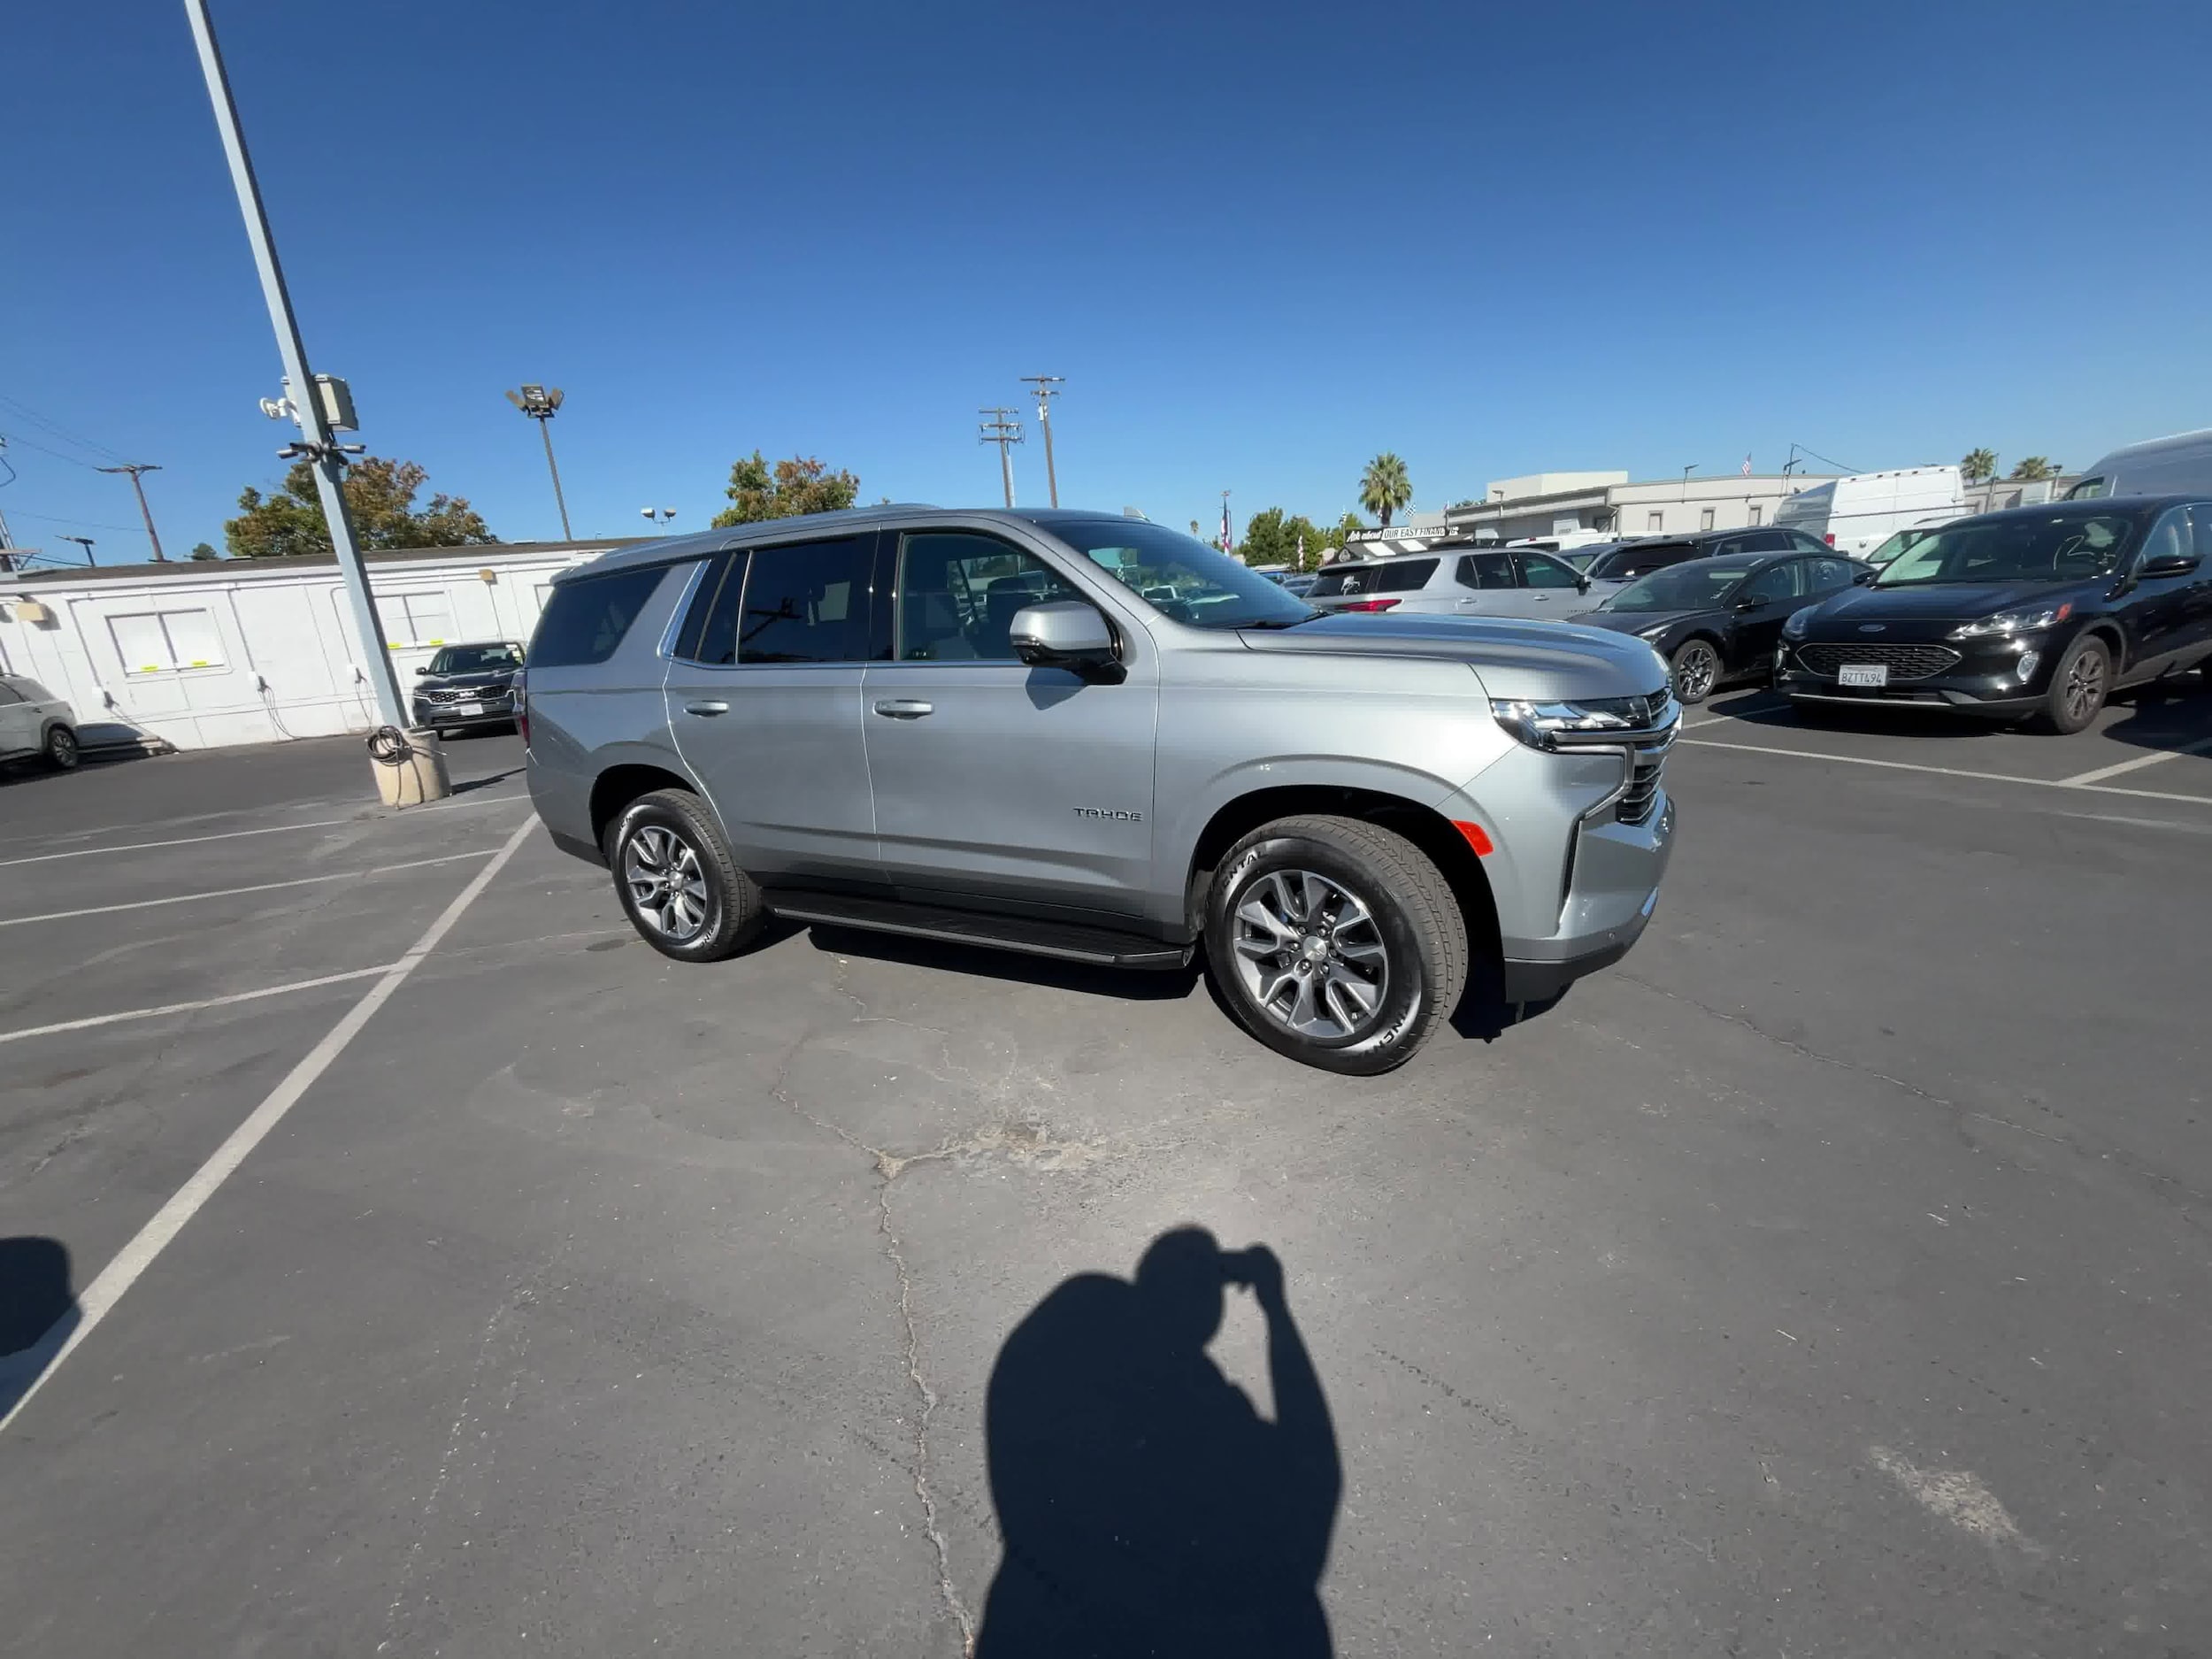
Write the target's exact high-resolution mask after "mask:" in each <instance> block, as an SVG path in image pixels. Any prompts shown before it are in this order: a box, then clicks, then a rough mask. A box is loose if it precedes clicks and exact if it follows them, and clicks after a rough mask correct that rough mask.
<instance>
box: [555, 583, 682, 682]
mask: <svg viewBox="0 0 2212 1659" xmlns="http://www.w3.org/2000/svg"><path fill="white" fill-rule="evenodd" d="M667 573H668V572H667V568H666V567H665V566H664V565H649V566H647V567H646V568H645V569H643V570H630V571H617V572H614V573H613V574H612V575H610V576H587V577H585V578H584V579H583V580H581V581H572V582H563V583H561V584H560V586H558V587H557V588H554V590H553V596H552V597H551V598H550V599H549V600H547V601H546V603H545V614H544V615H543V616H541V617H540V618H538V631H537V632H536V633H535V634H532V635H531V636H530V655H529V663H530V666H531V667H533V668H576V667H580V666H582V665H584V664H588V663H603V662H605V661H606V660H607V658H609V657H612V656H613V655H614V649H615V647H616V646H618V645H619V644H621V643H622V636H623V635H624V634H627V633H628V632H629V631H630V625H631V624H632V623H633V622H635V621H636V620H637V618H638V612H639V611H642V610H644V609H645V602H646V601H647V600H649V599H650V598H651V597H652V596H653V590H654V589H655V588H657V587H659V586H660V585H661V578H662V577H663V576H664V575H666V574H667Z"/></svg>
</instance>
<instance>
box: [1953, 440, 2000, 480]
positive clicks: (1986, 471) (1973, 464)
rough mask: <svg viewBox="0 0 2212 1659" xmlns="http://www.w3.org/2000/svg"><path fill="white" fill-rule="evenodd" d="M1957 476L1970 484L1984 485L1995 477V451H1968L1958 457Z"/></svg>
mask: <svg viewBox="0 0 2212 1659" xmlns="http://www.w3.org/2000/svg"><path fill="white" fill-rule="evenodd" d="M1959 476H1960V477H1961V478H1962V479H1964V480H1966V481H1967V482H1968V483H1970V484H1986V483H1987V482H1989V480H1991V479H1993V478H1994V477H1996V476H1997V451H1996V450H1994V449H1969V450H1968V451H1967V452H1966V453H1965V454H1964V455H1963V456H1961V457H1959Z"/></svg>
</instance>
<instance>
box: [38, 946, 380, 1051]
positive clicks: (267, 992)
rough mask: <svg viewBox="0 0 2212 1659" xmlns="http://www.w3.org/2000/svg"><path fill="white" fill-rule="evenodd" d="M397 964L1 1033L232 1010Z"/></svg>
mask: <svg viewBox="0 0 2212 1659" xmlns="http://www.w3.org/2000/svg"><path fill="white" fill-rule="evenodd" d="M395 965H396V964H392V963H389V962H382V963H379V964H377V965H376V966H375V967H373V968H350V969H348V970H347V971H346V972H343V973H326V974H325V975H323V977H322V978H321V979H295V980H293V981H292V982H291V983H290V984H289V985H265V986H263V987H261V988H260V989H259V990H257V991H233V992H232V993H231V994H230V995H228V996H204V997H202V998H201V999H200V1000H199V1001H198V1002H165V1003H163V1004H162V1005H161V1006H160V1007H159V1008H129V1009H125V1010H123V1011H122V1012H121V1013H119V1014H95V1015H93V1016H92V1017H91V1018H89V1019H65V1020H62V1021H60V1022H58V1024H55V1025H26V1026H25V1027H24V1028H23V1029H22V1030H20V1031H0V1042H20V1041H22V1040H23V1039H24V1038H26V1037H51V1036H54V1035H56V1034H57V1033H61V1032H65V1031H89V1030H90V1029H91V1028H92V1027H93V1026H95V1025H120V1024H121V1023H122V1022H123V1021H125V1020H127V1019H158V1018H161V1017H162V1016H163V1015H164V1014H196V1013H198V1012H199V1011H200V1010H203V1009H208V1008H228V1007H229V1006H230V1005H231V1004H232V1003H233V1002H256V1001H258V1000H259V999H260V998H262V997H265V996H286V995H290V994H291V993H292V992H294V991H311V990H313V989H314V988H315V987H317V986H319V985H343V984H344V983H345V982H346V981H347V980H348V979H367V978H369V977H370V976H371V975H372V974H378V973H389V972H391V971H392V969H393V967H394V966H395Z"/></svg>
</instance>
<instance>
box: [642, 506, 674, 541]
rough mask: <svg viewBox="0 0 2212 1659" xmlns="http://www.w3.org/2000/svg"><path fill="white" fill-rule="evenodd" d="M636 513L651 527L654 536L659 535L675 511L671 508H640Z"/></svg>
mask: <svg viewBox="0 0 2212 1659" xmlns="http://www.w3.org/2000/svg"><path fill="white" fill-rule="evenodd" d="M638 512H639V514H640V515H641V517H643V518H644V519H645V521H646V522H647V523H648V524H649V525H651V526H653V533H654V534H656V535H657V534H660V531H661V527H662V526H664V525H665V524H667V523H668V521H669V520H670V519H672V518H674V517H675V516H676V510H675V509H674V508H673V507H641V508H639V509H638Z"/></svg>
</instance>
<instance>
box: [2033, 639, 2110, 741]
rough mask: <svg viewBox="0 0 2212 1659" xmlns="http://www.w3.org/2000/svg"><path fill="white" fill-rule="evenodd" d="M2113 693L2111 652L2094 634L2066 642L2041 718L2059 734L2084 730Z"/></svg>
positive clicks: (2046, 696) (2053, 674) (2065, 735)
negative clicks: (2066, 645)
mask: <svg viewBox="0 0 2212 1659" xmlns="http://www.w3.org/2000/svg"><path fill="white" fill-rule="evenodd" d="M2110 695H2112V652H2111V649H2110V648H2109V647H2108V646H2107V645H2106V644H2105V642H2104V641H2102V640H2101V639H2099V638H2098V637H2097V636H2096V635H2095V634H2083V635H2082V636H2081V637H2080V638H2079V639H2078V640H2076V641H2074V642H2073V643H2072V644H2071V645H2070V646H2068V647H2067V648H2066V650H2065V654H2064V655H2062V657H2060V658H2059V659H2058V666H2057V667H2056V668H2055V669H2053V670H2052V671H2051V686H2050V689H2049V690H2048V691H2047V692H2045V693H2044V694H2043V722H2044V724H2045V725H2046V726H2049V727H2050V728H2051V730H2052V731H2054V732H2056V733H2058V734H2059V735H2060V736H2061V737H2071V736H2072V735H2073V734H2074V733H2077V732H2081V731H2086V730H2087V729H2088V727H2089V724H2090V722H2091V721H2093V720H2094V719H2095V718H2097V715H2098V712H2099V711H2100V710H2102V709H2103V707H2104V705H2105V699H2106V698H2107V697H2108V696H2110Z"/></svg>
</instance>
